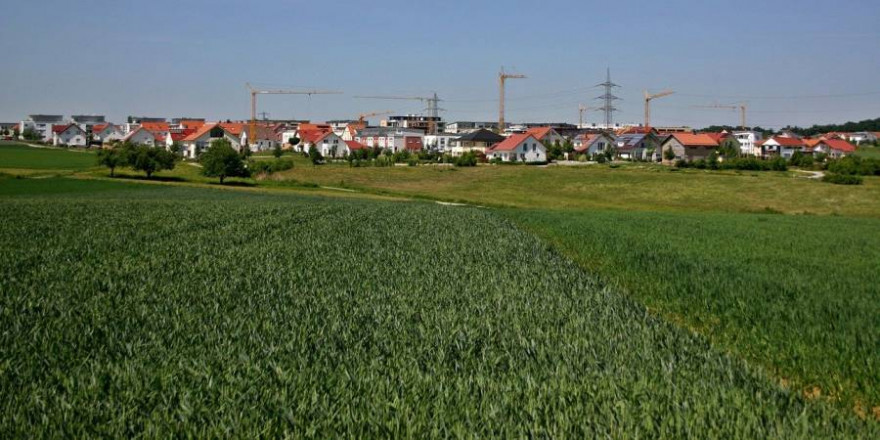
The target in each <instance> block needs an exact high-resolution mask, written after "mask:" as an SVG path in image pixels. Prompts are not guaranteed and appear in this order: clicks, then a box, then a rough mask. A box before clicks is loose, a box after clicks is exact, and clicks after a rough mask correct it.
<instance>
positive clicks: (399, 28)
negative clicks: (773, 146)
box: [0, 0, 880, 127]
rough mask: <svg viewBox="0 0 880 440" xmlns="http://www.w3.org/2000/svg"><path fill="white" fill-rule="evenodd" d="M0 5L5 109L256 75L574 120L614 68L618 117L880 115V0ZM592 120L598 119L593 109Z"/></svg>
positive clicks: (667, 121)
mask: <svg viewBox="0 0 880 440" xmlns="http://www.w3.org/2000/svg"><path fill="white" fill-rule="evenodd" d="M0 4H2V6H3V7H2V8H0V9H2V12H0V53H2V55H0V56H2V57H3V63H2V68H0V89H2V92H0V93H2V95H0V96H2V99H0V121H17V120H20V119H22V117H24V116H25V115H27V114H29V113H52V114H65V115H70V114H74V113H75V114H104V115H107V116H108V118H110V119H111V120H114V121H121V120H122V119H124V117H125V116H126V115H129V114H134V115H147V116H164V117H168V118H172V117H180V116H192V117H205V118H208V119H209V120H211V119H227V118H229V119H243V118H246V117H248V115H249V112H250V110H249V95H248V93H247V91H246V89H245V83H246V82H253V83H258V84H260V85H262V86H266V87H274V88H284V87H306V88H310V87H315V88H322V89H335V90H341V91H343V92H344V94H342V95H323V96H311V97H306V96H265V97H262V98H261V99H260V101H259V109H258V110H259V111H266V112H268V113H269V114H270V117H272V118H279V119H281V118H299V119H312V120H325V119H347V118H355V117H356V116H357V114H358V113H360V112H367V111H372V110H394V111H395V112H397V113H418V112H420V111H421V110H422V109H423V107H424V105H423V104H421V103H419V102H418V101H384V100H368V99H357V98H355V97H354V96H356V95H414V96H427V95H428V94H430V93H432V92H434V91H436V92H437V93H438V94H439V95H440V97H441V98H443V99H445V101H444V102H443V103H442V105H441V107H443V108H444V109H446V111H445V112H443V113H442V115H443V116H444V118H446V119H447V120H450V121H454V120H497V117H498V116H497V106H498V103H497V99H498V85H497V82H498V80H497V74H498V70H499V68H500V67H501V66H505V68H506V70H509V71H515V72H518V73H522V74H525V75H528V79H523V80H511V81H509V83H508V94H507V95H508V99H509V100H508V105H507V107H508V111H507V120H508V121H511V122H517V121H553V122H564V121H568V122H576V121H577V117H578V111H577V108H578V104H579V103H583V104H585V105H591V106H596V105H599V101H597V100H594V99H593V98H594V97H596V96H599V95H600V94H601V90H599V89H596V88H593V87H592V86H593V85H595V84H596V83H599V82H601V81H602V80H603V79H604V76H605V69H606V67H610V68H611V73H612V77H613V80H614V82H616V83H618V84H620V85H621V86H622V87H621V88H620V89H619V90H617V95H618V96H620V97H621V98H623V100H622V101H620V102H619V103H618V107H619V108H620V110H621V111H620V112H619V113H618V114H617V115H616V116H615V120H616V121H620V122H640V121H641V120H642V118H643V116H642V114H643V103H642V97H641V95H642V93H643V92H642V91H643V90H644V89H649V90H651V91H659V90H662V89H664V88H671V89H673V90H675V91H676V94H674V95H672V96H669V97H666V98H663V99H658V100H657V101H655V102H654V104H653V107H652V108H653V122H654V124H655V125H681V124H687V125H691V126H695V127H700V126H704V125H709V124H737V123H738V114H737V113H736V112H735V111H732V110H723V109H700V108H696V107H695V106H697V105H707V104H716V103H717V104H735V103H738V102H741V101H745V102H747V104H748V106H749V114H748V118H749V124H750V125H752V124H756V125H762V126H777V127H778V126H781V125H784V124H788V123H791V124H798V125H809V124H812V123H828V122H845V121H847V120H860V119H867V118H875V117H880V1H877V0H838V1H815V0H802V1H793V0H780V1H771V0H764V1H753V0H740V1H678V0H668V1H644V2H632V1H604V2H593V1H584V0H580V1H547V0H545V1H535V0H532V1H493V2H479V1H457V0H456V1H432V2H428V1H418V0H409V1H396V0H386V1H382V2H375V1H373V2H354V1H262V2H260V1H254V2H245V1H224V0H212V1H189V0H177V1H166V0H152V1H148V2H141V1H120V0H115V1H91V0H80V1H76V2H70V1H57V2H56V1H52V2H49V1H26V2H25V1H10V0H2V1H0ZM586 119H587V121H590V122H594V121H599V120H600V119H601V115H600V113H598V112H589V113H587V114H586Z"/></svg>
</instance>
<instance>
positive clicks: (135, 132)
mask: <svg viewBox="0 0 880 440" xmlns="http://www.w3.org/2000/svg"><path fill="white" fill-rule="evenodd" d="M141 131H144V132H146V133H149V135H150V136H152V137H153V139H155V140H160V139H158V138H157V136H158V134H157V133H154V132H152V131H150V130H147V129H146V128H144V127H138V128H136V129H134V130H132V131H131V132H130V133H128V134H127V135H125V137H124V138H122V141H123V142H126V141H128V140H129V139H131V138H133V137H134V135H136V134H138V133H140V132H141ZM162 140H164V139H162Z"/></svg>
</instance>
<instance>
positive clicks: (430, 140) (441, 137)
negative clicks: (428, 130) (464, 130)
mask: <svg viewBox="0 0 880 440" xmlns="http://www.w3.org/2000/svg"><path fill="white" fill-rule="evenodd" d="M457 137H458V136H456V135H453V134H428V135H425V137H424V138H422V144H423V146H424V147H425V149H426V150H429V151H439V152H441V153H445V152H447V151H449V150H451V149H452V142H453V141H454V140H455V139H456V138H457Z"/></svg>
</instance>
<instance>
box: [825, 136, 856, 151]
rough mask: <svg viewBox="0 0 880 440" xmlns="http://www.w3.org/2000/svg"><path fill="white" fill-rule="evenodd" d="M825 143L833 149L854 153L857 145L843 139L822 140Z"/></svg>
mask: <svg viewBox="0 0 880 440" xmlns="http://www.w3.org/2000/svg"><path fill="white" fill-rule="evenodd" d="M822 142H824V143H825V145H828V147H829V148H831V149H832V150H837V151H843V152H845V153H852V152H853V151H856V147H855V145H853V144H851V143H849V142H847V141H845V140H843V139H836V138H835V139H826V140H824V141H822Z"/></svg>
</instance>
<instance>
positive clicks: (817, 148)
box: [812, 138, 856, 158]
mask: <svg viewBox="0 0 880 440" xmlns="http://www.w3.org/2000/svg"><path fill="white" fill-rule="evenodd" d="M812 150H813V154H817V153H824V154H827V155H828V156H829V157H834V158H838V157H843V156H846V155H849V154H852V153H854V152H855V151H856V146H855V145H853V144H851V143H849V142H847V141H845V140H843V139H839V138H832V139H819V141H818V142H816V143H815V144H814V145H813V148H812Z"/></svg>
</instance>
